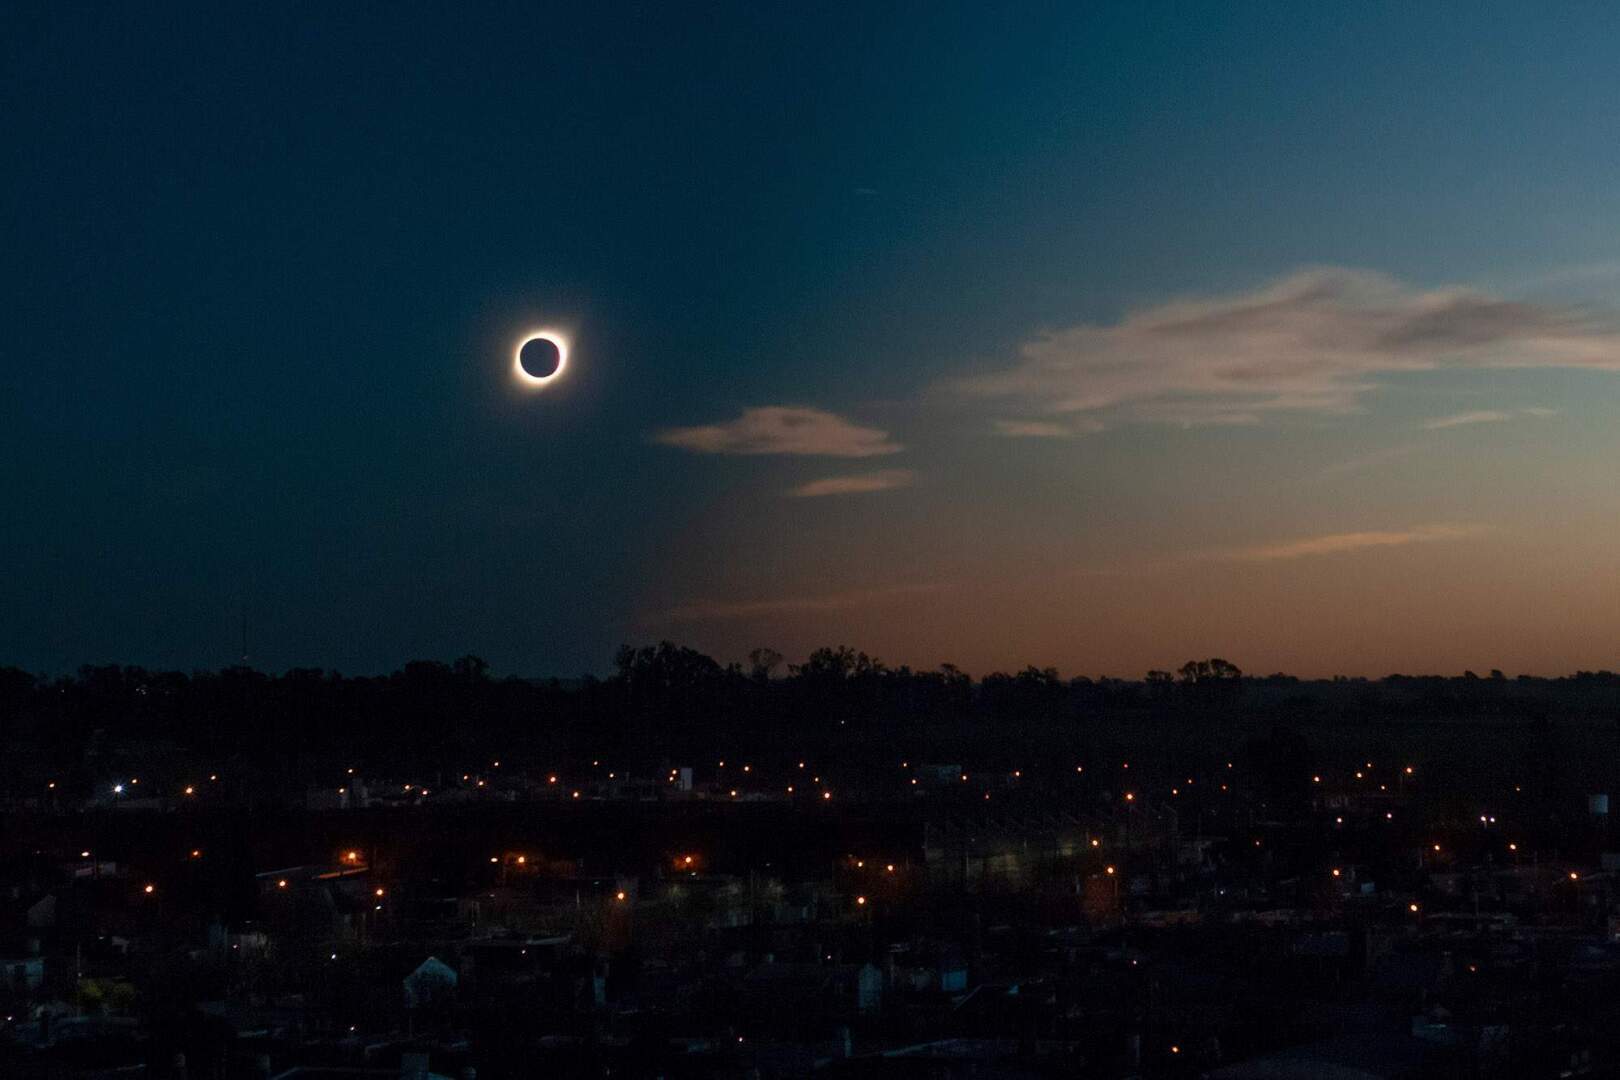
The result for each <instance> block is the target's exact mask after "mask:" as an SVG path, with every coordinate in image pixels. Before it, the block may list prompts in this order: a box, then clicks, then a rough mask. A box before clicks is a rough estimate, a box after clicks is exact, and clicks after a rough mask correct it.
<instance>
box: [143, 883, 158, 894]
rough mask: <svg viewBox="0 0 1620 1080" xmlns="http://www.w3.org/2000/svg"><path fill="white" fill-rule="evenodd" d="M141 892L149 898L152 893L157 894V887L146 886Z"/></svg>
mask: <svg viewBox="0 0 1620 1080" xmlns="http://www.w3.org/2000/svg"><path fill="white" fill-rule="evenodd" d="M141 891H142V892H144V893H145V894H146V895H147V896H151V895H152V894H153V893H155V892H157V886H156V885H148V886H147V887H146V888H144V889H142V890H141Z"/></svg>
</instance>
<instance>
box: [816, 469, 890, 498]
mask: <svg viewBox="0 0 1620 1080" xmlns="http://www.w3.org/2000/svg"><path fill="white" fill-rule="evenodd" d="M916 478H917V474H916V473H915V472H913V471H911V470H910V469H880V470H878V471H877V472H869V473H855V474H853V475H851V476H829V477H826V478H825V479H822V480H812V481H810V482H809V483H808V484H800V485H799V486H798V487H796V488H794V489H793V490H792V491H790V492H788V494H789V495H792V496H795V497H796V498H801V499H811V498H817V497H819V496H822V495H864V494H867V493H869V492H873V491H893V490H894V489H895V488H903V487H908V486H910V484H911V482H912V481H913V480H915V479H916Z"/></svg>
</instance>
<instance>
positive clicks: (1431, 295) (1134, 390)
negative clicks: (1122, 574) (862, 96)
mask: <svg viewBox="0 0 1620 1080" xmlns="http://www.w3.org/2000/svg"><path fill="white" fill-rule="evenodd" d="M1437 368H1597V369H1604V370H1620V324H1617V323H1616V321H1615V320H1614V319H1613V318H1612V317H1611V316H1609V315H1607V314H1605V313H1600V312H1597V311H1593V310H1589V309H1583V308H1572V307H1558V306H1553V305H1548V304H1538V303H1527V302H1522V301H1515V300H1507V299H1503V298H1500V297H1496V296H1492V295H1489V294H1486V293H1483V292H1480V291H1477V290H1472V289H1464V288H1444V289H1427V290H1425V289H1415V288H1412V287H1409V286H1406V285H1403V284H1402V283H1400V282H1398V281H1395V280H1393V279H1391V278H1388V277H1385V276H1382V275H1379V274H1373V273H1366V272H1361V271H1354V270H1345V269H1337V268H1327V269H1317V270H1307V271H1301V272H1298V273H1295V274H1291V275H1289V276H1287V277H1285V278H1282V279H1281V280H1279V281H1277V282H1275V283H1273V284H1271V285H1268V286H1266V287H1264V288H1261V289H1258V290H1256V291H1254V292H1249V293H1243V294H1239V295H1236V296H1226V297H1220V298H1216V299H1207V300H1182V301H1177V302H1174V303H1167V304H1162V305H1159V306H1156V307H1152V308H1147V309H1145V310H1142V311H1138V312H1135V313H1133V314H1130V315H1128V316H1127V317H1126V318H1124V319H1123V320H1122V321H1120V322H1119V323H1117V324H1114V325H1106V326H1105V325H1097V324H1081V325H1078V326H1073V327H1068V328H1065V329H1059V330H1053V331H1050V332H1048V333H1045V334H1042V335H1040V336H1039V337H1036V338H1034V339H1033V340H1030V341H1028V342H1026V343H1025V344H1024V345H1023V346H1022V347H1021V348H1020V350H1019V358H1018V360H1017V362H1016V363H1015V364H1013V365H1012V366H1011V367H1009V368H1007V369H1005V370H1002V371H994V372H990V373H987V374H984V375H978V376H973V377H970V378H966V379H960V380H957V381H956V382H955V383H954V384H953V385H954V386H955V388H956V389H957V390H958V391H959V392H960V393H962V394H965V395H967V396H970V397H976V398H981V399H986V400H994V401H996V402H998V403H999V404H1000V407H1001V408H1002V409H1003V410H1004V411H1005V410H1017V411H1019V412H1021V413H1022V415H1021V416H1016V417H1013V418H1012V421H1010V422H1017V421H1019V420H1023V421H1038V422H1045V423H1057V422H1059V421H1060V420H1061V419H1062V418H1065V417H1076V416H1083V415H1090V416H1094V415H1096V414H1099V413H1102V412H1104V411H1105V410H1106V411H1108V412H1109V414H1110V416H1111V418H1118V419H1124V420H1135V421H1142V422H1166V423H1177V424H1208V423H1254V422H1258V421H1259V420H1261V419H1263V418H1264V417H1266V416H1270V415H1275V414H1277V413H1279V412H1289V411H1292V412H1304V413H1318V414H1320V413H1344V412H1350V411H1353V410H1355V409H1356V408H1357V407H1358V406H1359V403H1360V400H1361V398H1362V396H1363V395H1364V394H1366V393H1367V392H1368V391H1369V390H1371V389H1372V388H1373V387H1374V385H1375V380H1376V378H1377V377H1378V376H1380V375H1385V374H1390V373H1397V372H1416V371H1430V370H1434V369H1437ZM1008 422H1009V421H1000V422H998V425H999V424H1005V423H1008ZM1002 430H1003V432H1004V433H1006V434H1019V433H1020V431H1019V430H1018V429H1010V430H1009V429H1008V428H1006V427H1002ZM1030 430H1033V429H1030Z"/></svg>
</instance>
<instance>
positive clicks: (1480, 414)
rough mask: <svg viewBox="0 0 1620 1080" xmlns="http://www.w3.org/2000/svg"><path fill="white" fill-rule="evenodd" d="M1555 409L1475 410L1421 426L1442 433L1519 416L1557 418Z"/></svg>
mask: <svg viewBox="0 0 1620 1080" xmlns="http://www.w3.org/2000/svg"><path fill="white" fill-rule="evenodd" d="M1557 415H1558V410H1557V409H1548V408H1545V407H1543V406H1540V405H1534V406H1531V407H1530V408H1528V409H1475V410H1474V411H1472V412H1460V413H1455V414H1453V415H1451V416H1437V417H1435V418H1434V419H1433V420H1429V421H1426V422H1425V423H1424V424H1423V428H1424V430H1425V431H1443V430H1444V429H1446V428H1454V427H1464V426H1466V425H1468V424H1503V423H1506V422H1507V421H1509V420H1512V419H1515V418H1516V417H1520V416H1535V417H1543V418H1545V417H1548V416H1557Z"/></svg>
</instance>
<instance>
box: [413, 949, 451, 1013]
mask: <svg viewBox="0 0 1620 1080" xmlns="http://www.w3.org/2000/svg"><path fill="white" fill-rule="evenodd" d="M458 981H459V980H458V979H457V977H456V969H455V968H453V967H451V966H450V965H449V964H446V963H445V962H444V961H443V960H440V959H439V958H438V957H436V956H430V957H428V958H427V959H426V960H424V961H422V962H421V964H419V965H417V967H416V970H415V971H412V972H411V973H410V974H409V975H407V976H405V979H404V983H403V985H404V989H405V1007H406V1008H407V1009H421V1008H425V1007H426V1006H429V1005H433V1004H437V1003H439V1002H442V1001H444V1000H446V999H447V998H449V997H450V996H451V995H452V994H453V993H454V992H455V989H456V983H457V982H458Z"/></svg>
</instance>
